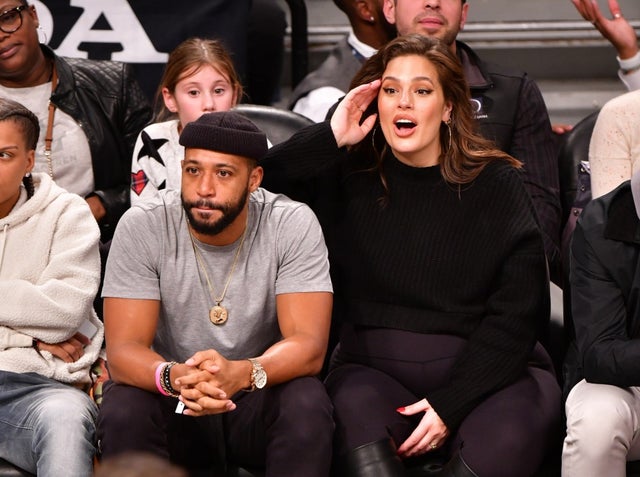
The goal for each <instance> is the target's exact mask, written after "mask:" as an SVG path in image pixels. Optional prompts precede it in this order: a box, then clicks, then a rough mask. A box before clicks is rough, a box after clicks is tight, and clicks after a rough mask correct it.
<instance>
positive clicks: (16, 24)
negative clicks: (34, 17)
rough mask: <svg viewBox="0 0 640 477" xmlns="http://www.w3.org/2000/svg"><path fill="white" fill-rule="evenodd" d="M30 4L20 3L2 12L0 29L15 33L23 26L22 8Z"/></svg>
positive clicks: (0, 14)
mask: <svg viewBox="0 0 640 477" xmlns="http://www.w3.org/2000/svg"><path fill="white" fill-rule="evenodd" d="M25 8H29V6H28V5H20V6H19V7H16V8H12V9H11V10H7V11H6V12H2V13H0V30H2V31H3V32H5V33H14V32H16V31H18V30H19V29H20V27H21V26H22V10H24V9H25Z"/></svg>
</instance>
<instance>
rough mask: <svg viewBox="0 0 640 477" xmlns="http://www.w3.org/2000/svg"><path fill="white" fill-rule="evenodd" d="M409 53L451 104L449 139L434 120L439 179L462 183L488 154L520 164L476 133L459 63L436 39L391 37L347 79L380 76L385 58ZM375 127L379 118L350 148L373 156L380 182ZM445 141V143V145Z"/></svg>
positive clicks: (382, 148)
mask: <svg viewBox="0 0 640 477" xmlns="http://www.w3.org/2000/svg"><path fill="white" fill-rule="evenodd" d="M409 55H418V56H423V57H425V58H426V59H427V60H428V61H429V62H430V63H432V64H433V65H434V67H435V69H436V71H437V74H438V80H439V83H440V86H441V87H442V91H443V95H444V99H445V101H446V102H449V103H450V104H451V105H452V111H451V121H450V123H449V126H450V127H451V142H450V140H449V128H448V127H447V124H445V123H444V122H443V123H442V124H441V125H440V144H442V155H441V157H440V167H441V169H442V176H443V177H444V179H445V180H446V181H447V182H449V183H450V184H457V185H461V184H468V183H470V182H472V181H473V180H474V179H475V178H476V177H477V176H478V174H480V172H481V171H482V169H483V168H484V166H485V165H486V164H487V162H488V161H490V160H494V159H501V160H505V161H507V162H509V163H510V164H512V165H513V166H515V167H520V166H521V163H520V162H519V161H517V160H516V159H514V158H513V157H511V156H510V155H508V154H506V153H505V152H503V151H500V150H499V149H497V148H496V146H495V145H494V143H493V142H491V141H488V140H487V139H485V138H483V137H482V136H480V135H479V134H478V133H477V132H476V120H475V118H474V116H473V113H472V109H471V94H470V92H469V87H468V85H467V82H466V80H465V78H464V73H463V71H462V66H461V64H460V62H459V60H458V58H457V57H456V56H455V55H454V54H453V53H451V51H450V50H449V48H448V47H447V46H446V45H445V44H444V43H442V42H441V41H440V40H438V39H435V38H429V37H426V36H422V35H407V36H401V37H398V38H395V39H394V40H392V41H390V42H389V43H388V44H387V45H385V46H384V47H383V48H381V49H380V50H378V52H377V53H376V54H375V55H373V56H372V57H371V58H369V59H368V60H367V61H366V62H365V63H364V65H363V66H362V68H361V69H360V71H359V72H358V73H356V75H355V77H354V78H353V80H352V82H351V86H350V88H355V87H356V86H360V85H362V84H367V83H370V82H372V81H374V80H376V79H379V78H381V77H382V75H383V73H384V71H385V70H386V68H387V65H388V64H389V62H390V61H391V60H393V59H394V58H398V57H402V56H409ZM373 113H376V114H377V113H378V104H377V101H372V102H371V104H370V105H369V107H368V108H367V111H366V112H365V115H369V114H373ZM378 129H380V127H379V118H378V120H377V121H376V125H375V126H374V127H373V129H372V130H371V132H370V133H369V134H368V135H367V136H366V137H365V138H364V139H363V140H362V141H361V142H360V143H358V144H356V145H355V146H353V148H352V149H353V150H354V151H355V152H362V153H363V154H366V155H367V156H368V157H375V158H376V162H377V168H378V170H379V171H380V174H381V179H382V181H383V183H384V184H385V187H386V181H385V179H384V175H383V174H382V165H383V161H384V157H385V155H386V151H387V149H388V144H387V142H386V139H385V138H384V136H383V135H382V134H381V133H380V132H376V131H377V130H378ZM449 144H451V146H450V147H449Z"/></svg>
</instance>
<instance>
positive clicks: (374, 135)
mask: <svg viewBox="0 0 640 477" xmlns="http://www.w3.org/2000/svg"><path fill="white" fill-rule="evenodd" d="M377 130H378V125H377V124H376V125H375V126H374V127H373V132H372V133H371V147H373V150H374V151H376V153H377V152H378V150H377V148H376V131H377Z"/></svg>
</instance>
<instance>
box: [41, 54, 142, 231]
mask: <svg viewBox="0 0 640 477" xmlns="http://www.w3.org/2000/svg"><path fill="white" fill-rule="evenodd" d="M41 48H42V49H43V51H44V54H45V56H47V57H49V58H54V60H55V65H56V71H57V73H58V86H57V87H56V89H55V91H54V92H53V95H52V96H51V101H52V102H53V104H55V105H56V107H57V108H59V109H60V110H61V111H64V112H65V113H67V114H68V115H69V116H71V117H72V118H73V119H74V120H75V121H76V122H77V123H78V124H79V125H80V127H81V128H82V130H83V131H84V133H85V135H86V136H87V140H88V141H89V148H90V150H91V162H92V164H93V176H94V181H95V189H96V190H95V191H94V192H93V193H92V194H95V195H97V196H98V197H100V199H101V200H102V203H103V204H104V207H105V209H106V211H107V216H106V217H105V218H104V220H103V221H102V223H101V224H100V228H101V232H102V240H103V241H106V240H108V239H109V238H111V236H112V235H113V230H114V228H115V226H116V223H117V222H118V220H119V219H120V217H121V216H122V214H123V213H124V212H125V210H127V208H128V207H129V184H130V180H131V179H130V174H131V156H132V154H133V146H134V144H135V141H136V138H137V136H138V134H139V133H140V131H141V130H142V128H143V127H144V126H146V125H147V124H148V123H149V121H150V120H151V115H152V111H151V107H150V106H149V104H148V102H147V99H146V97H145V95H144V93H143V92H142V90H141V89H140V87H139V85H138V83H137V82H136V81H135V79H134V76H133V71H132V69H131V67H130V66H129V65H126V64H124V63H119V62H114V61H94V60H88V59H84V58H63V57H60V56H57V55H55V53H54V52H53V51H52V50H51V49H49V48H48V47H46V46H44V45H41ZM54 137H55V131H54ZM90 195H91V194H90Z"/></svg>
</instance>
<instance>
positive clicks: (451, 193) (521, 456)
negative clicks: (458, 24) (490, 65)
mask: <svg viewBox="0 0 640 477" xmlns="http://www.w3.org/2000/svg"><path fill="white" fill-rule="evenodd" d="M352 86H353V89H352V90H351V91H350V92H349V93H348V94H347V96H346V97H345V98H344V99H343V100H342V101H341V102H340V104H339V105H338V107H337V109H336V111H335V113H334V114H333V116H332V119H331V122H330V123H329V122H325V123H320V124H318V125H314V126H311V127H309V128H307V129H305V130H303V131H301V132H300V133H298V134H297V135H295V136H294V137H293V138H292V139H290V140H289V141H288V142H287V143H284V144H282V145H280V146H277V147H275V148H273V149H271V151H270V152H269V154H268V157H267V158H266V159H265V161H264V167H265V171H266V175H265V178H266V181H265V187H267V188H271V189H272V190H277V191H281V192H286V193H289V194H290V195H292V196H294V198H298V199H301V200H306V201H307V202H309V203H310V204H311V205H312V207H313V208H314V210H315V211H316V213H317V214H318V217H319V219H320V221H321V222H322V224H323V230H324V232H325V238H326V240H327V244H328V246H329V249H330V259H331V267H332V277H333V279H334V288H335V294H336V304H337V306H336V310H335V315H336V316H338V317H339V318H340V320H341V322H342V327H341V334H340V344H339V346H338V348H337V350H336V352H335V353H334V360H333V363H332V366H331V371H330V373H329V374H328V376H327V378H326V385H327V389H328V391H329V393H330V395H331V397H332V399H333V402H334V406H335V417H336V423H337V431H336V448H337V456H336V457H337V458H338V459H339V460H338V461H339V462H340V463H341V464H340V465H341V467H340V475H350V476H376V477H381V476H395V475H404V474H403V473H404V465H403V464H402V463H401V459H402V460H408V461H409V462H410V461H411V460H415V458H418V457H419V456H421V455H423V454H425V453H428V452H437V453H440V454H441V455H442V456H444V457H445V458H446V459H447V460H448V461H449V463H448V464H447V466H446V470H445V473H444V474H442V475H480V476H485V475H486V476H491V477H496V476H502V475H504V476H518V477H521V476H525V475H530V474H531V473H533V472H534V471H535V470H536V468H537V467H538V466H539V465H540V463H541V461H542V459H543V457H544V454H545V451H546V449H547V444H548V440H549V438H550V436H551V435H552V433H553V431H554V430H555V429H557V426H558V424H559V422H560V411H561V402H560V389H559V386H558V384H557V381H556V379H555V376H554V373H553V371H552V369H553V368H552V365H551V362H550V359H549V357H548V356H547V354H546V352H545V351H544V349H543V348H542V347H541V346H540V345H539V344H537V343H536V339H537V333H538V332H539V331H540V330H541V329H542V328H543V327H545V326H546V324H547V322H548V318H549V290H548V277H547V268H546V261H545V255H544V249H543V243H542V238H541V234H540V231H539V228H538V225H537V223H536V219H535V213H534V210H533V209H532V204H531V200H530V198H529V196H528V195H527V192H526V191H525V189H524V186H523V184H522V180H521V177H520V172H519V168H520V167H521V165H520V163H519V162H518V161H517V160H515V159H514V158H512V157H510V156H508V155H506V154H505V153H503V152H501V151H499V150H497V149H496V148H495V147H494V146H493V145H492V144H491V143H490V142H488V141H486V140H485V139H483V138H481V137H480V136H478V135H477V134H476V133H475V131H474V127H475V126H474V123H475V122H474V118H473V115H472V110H471V105H470V97H469V91H468V88H467V85H466V82H465V80H464V76H463V72H462V70H461V67H460V64H459V62H458V61H457V59H456V58H455V56H453V55H452V54H451V53H450V52H449V50H448V49H447V48H446V47H445V46H443V45H442V44H441V43H440V42H439V41H437V40H433V39H428V38H425V37H420V36H407V37H401V38H398V39H396V40H394V41H392V42H390V43H389V44H388V45H387V46H386V47H384V48H382V49H381V50H380V51H379V52H378V53H377V54H376V55H374V56H373V57H372V58H371V59H369V60H368V61H367V62H366V63H365V65H364V66H363V68H362V70H361V71H360V72H359V73H358V75H357V76H356V78H354V80H353V82H352ZM376 98H377V101H374V99H376ZM485 109H489V110H490V108H486V107H485ZM363 118H364V119H363ZM463 446H464V449H462V447H463ZM381 456H386V457H381ZM463 456H464V457H463Z"/></svg>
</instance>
